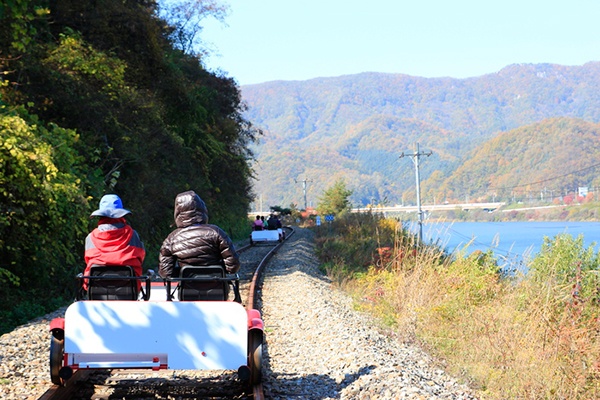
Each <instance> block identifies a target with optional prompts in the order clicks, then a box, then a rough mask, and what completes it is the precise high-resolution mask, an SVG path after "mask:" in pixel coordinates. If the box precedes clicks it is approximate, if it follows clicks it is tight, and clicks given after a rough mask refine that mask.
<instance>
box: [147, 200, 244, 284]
mask: <svg viewBox="0 0 600 400" xmlns="http://www.w3.org/2000/svg"><path fill="white" fill-rule="evenodd" d="M174 216H175V224H176V226H177V228H176V229H175V230H174V231H173V232H171V233H170V234H169V236H167V238H166V239H165V240H164V242H163V244H162V246H161V248H160V254H159V256H158V273H159V275H160V276H162V277H163V278H169V277H177V276H179V270H180V268H181V267H184V266H187V265H193V266H208V265H221V266H223V268H225V270H226V271H227V273H230V274H233V273H236V272H237V271H238V270H239V269H240V260H239V257H238V254H237V252H236V251H235V248H234V246H233V242H232V241H231V239H230V238H229V236H227V234H226V233H225V231H223V230H222V229H221V228H219V227H218V226H216V225H211V224H209V223H208V211H207V209H206V204H204V201H202V199H201V198H200V196H198V195H197V194H196V192H194V191H193V190H189V191H187V192H183V193H179V194H178V195H177V197H175V213H174Z"/></svg>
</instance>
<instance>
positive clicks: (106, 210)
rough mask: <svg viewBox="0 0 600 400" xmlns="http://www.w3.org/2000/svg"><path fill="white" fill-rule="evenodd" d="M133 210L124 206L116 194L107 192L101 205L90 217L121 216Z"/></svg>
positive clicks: (101, 200)
mask: <svg viewBox="0 0 600 400" xmlns="http://www.w3.org/2000/svg"><path fill="white" fill-rule="evenodd" d="M130 213H131V211H129V210H126V209H124V208H123V202H122V201H121V198H120V197H119V196H117V195H116V194H106V195H104V196H102V198H101V199H100V206H99V207H98V209H97V210H96V211H94V212H93V213H92V215H90V217H108V218H121V217H124V216H125V215H127V214H130Z"/></svg>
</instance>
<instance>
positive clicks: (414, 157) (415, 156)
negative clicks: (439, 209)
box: [400, 143, 432, 243]
mask: <svg viewBox="0 0 600 400" xmlns="http://www.w3.org/2000/svg"><path fill="white" fill-rule="evenodd" d="M431 154H432V153H431V151H428V152H423V151H419V143H415V152H414V153H412V154H405V153H404V152H402V154H400V158H403V157H411V158H412V161H413V164H415V178H416V181H417V210H418V214H419V243H420V242H422V241H423V210H421V176H420V172H419V158H421V157H422V156H426V157H429V156H430V155H431Z"/></svg>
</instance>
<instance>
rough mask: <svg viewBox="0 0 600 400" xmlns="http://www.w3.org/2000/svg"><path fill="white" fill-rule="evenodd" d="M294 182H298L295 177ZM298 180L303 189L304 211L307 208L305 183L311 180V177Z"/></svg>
mask: <svg viewBox="0 0 600 400" xmlns="http://www.w3.org/2000/svg"><path fill="white" fill-rule="evenodd" d="M294 182H295V183H298V181H297V180H296V179H294ZM300 182H302V189H303V190H304V211H306V210H307V206H306V183H310V182H312V179H311V180H307V179H306V178H304V180H303V181H300Z"/></svg>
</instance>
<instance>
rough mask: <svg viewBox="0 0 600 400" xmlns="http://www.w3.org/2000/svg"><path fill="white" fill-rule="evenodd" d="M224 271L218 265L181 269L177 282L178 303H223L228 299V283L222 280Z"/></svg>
mask: <svg viewBox="0 0 600 400" xmlns="http://www.w3.org/2000/svg"><path fill="white" fill-rule="evenodd" d="M224 277H225V270H224V268H223V267H221V266H220V265H211V266H206V267H198V266H185V267H182V268H181V272H180V279H181V281H180V282H179V289H178V292H179V300H180V301H198V300H209V301H223V300H227V298H228V297H229V282H228V281H227V280H223V278H224Z"/></svg>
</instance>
